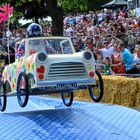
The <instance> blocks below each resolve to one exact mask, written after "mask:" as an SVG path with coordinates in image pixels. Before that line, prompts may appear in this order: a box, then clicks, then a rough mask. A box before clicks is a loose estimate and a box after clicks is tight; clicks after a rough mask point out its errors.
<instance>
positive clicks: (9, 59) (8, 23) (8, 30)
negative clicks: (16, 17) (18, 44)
mask: <svg viewBox="0 0 140 140" xmlns="http://www.w3.org/2000/svg"><path fill="white" fill-rule="evenodd" d="M9 24H10V16H9V18H8V27H7V29H8V31H7V35H8V64H10V51H9V48H10V43H9V41H10V39H9V36H10V34H9Z"/></svg>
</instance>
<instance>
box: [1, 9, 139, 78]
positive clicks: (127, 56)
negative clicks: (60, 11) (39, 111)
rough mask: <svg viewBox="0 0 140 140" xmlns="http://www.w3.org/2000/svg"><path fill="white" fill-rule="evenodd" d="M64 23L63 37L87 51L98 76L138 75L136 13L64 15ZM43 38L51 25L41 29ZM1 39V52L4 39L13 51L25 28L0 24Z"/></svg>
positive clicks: (112, 11) (108, 10) (113, 11)
mask: <svg viewBox="0 0 140 140" xmlns="http://www.w3.org/2000/svg"><path fill="white" fill-rule="evenodd" d="M63 23H64V25H63V35H64V36H68V37H70V38H71V40H72V42H73V46H74V48H75V50H76V52H79V51H83V50H85V49H90V50H91V51H92V53H93V55H94V57H95V60H96V69H98V70H99V71H100V72H101V73H105V74H108V75H110V74H140V19H139V17H137V16H136V15H135V12H132V11H128V10H127V9H126V8H123V9H118V10H110V9H102V10H100V11H96V12H93V11H89V12H88V13H74V14H67V15H66V16H65V17H64V21H63ZM43 35H44V36H51V26H50V25H46V26H44V27H43ZM0 37H1V39H0V52H1V53H3V54H4V52H5V54H6V52H7V49H5V48H7V47H6V46H7V44H8V42H7V37H10V39H9V45H10V47H11V48H14V46H15V43H16V42H17V41H20V40H22V39H23V38H25V37H26V29H25V28H18V29H12V30H11V31H7V30H6V28H3V26H2V25H0ZM4 49H5V51H4ZM10 53H11V54H14V50H13V49H10ZM5 54H4V55H5ZM7 61H8V60H7ZM11 61H13V60H11ZM7 63H8V62H7Z"/></svg>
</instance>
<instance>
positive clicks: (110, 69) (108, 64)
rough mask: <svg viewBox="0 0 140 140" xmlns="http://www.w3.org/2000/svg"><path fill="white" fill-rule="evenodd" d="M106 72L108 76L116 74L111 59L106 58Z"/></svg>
mask: <svg viewBox="0 0 140 140" xmlns="http://www.w3.org/2000/svg"><path fill="white" fill-rule="evenodd" d="M104 71H105V74H106V75H111V74H113V73H114V72H113V69H112V66H111V60H110V58H109V57H106V58H105V69H104Z"/></svg>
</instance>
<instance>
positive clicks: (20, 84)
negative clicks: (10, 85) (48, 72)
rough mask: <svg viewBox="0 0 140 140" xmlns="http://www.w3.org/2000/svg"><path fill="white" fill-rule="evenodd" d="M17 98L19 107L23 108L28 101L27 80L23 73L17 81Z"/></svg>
mask: <svg viewBox="0 0 140 140" xmlns="http://www.w3.org/2000/svg"><path fill="white" fill-rule="evenodd" d="M17 98H18V103H19V105H20V106H21V107H25V106H26V105H27V103H28V99H29V84H28V78H27V76H26V74H25V73H24V72H22V73H20V74H19V76H18V81H17Z"/></svg>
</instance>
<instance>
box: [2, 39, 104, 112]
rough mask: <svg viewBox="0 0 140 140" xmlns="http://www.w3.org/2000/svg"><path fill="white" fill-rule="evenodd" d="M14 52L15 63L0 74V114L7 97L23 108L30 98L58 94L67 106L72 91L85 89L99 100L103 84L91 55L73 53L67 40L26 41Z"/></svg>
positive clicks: (86, 51)
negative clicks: (11, 97) (15, 97)
mask: <svg viewBox="0 0 140 140" xmlns="http://www.w3.org/2000/svg"><path fill="white" fill-rule="evenodd" d="M15 52H16V53H15V62H14V63H12V64H9V65H7V66H5V68H4V70H3V73H2V84H1V85H2V86H1V102H0V106H1V111H4V110H5V108H6V102H7V96H10V95H17V98H18V102H19V105H20V106H21V107H25V106H26V104H27V103H28V99H29V95H41V94H50V93H60V94H61V96H62V100H63V102H64V104H65V105H66V106H70V105H71V104H72V102H73V97H74V96H73V91H75V90H78V89H88V90H89V93H90V95H91V97H92V99H93V100H94V101H95V102H99V101H100V100H101V99H102V97H103V80H102V77H101V75H100V73H99V72H97V71H95V59H94V56H93V54H92V52H91V51H90V50H85V51H82V52H75V49H74V47H73V45H72V42H71V39H70V38H69V37H36V38H26V39H23V40H22V41H20V42H19V44H18V45H16V46H15ZM96 78H98V79H96ZM94 89H95V92H94ZM97 90H99V95H97V93H96V91H97ZM66 95H67V96H66Z"/></svg>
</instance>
